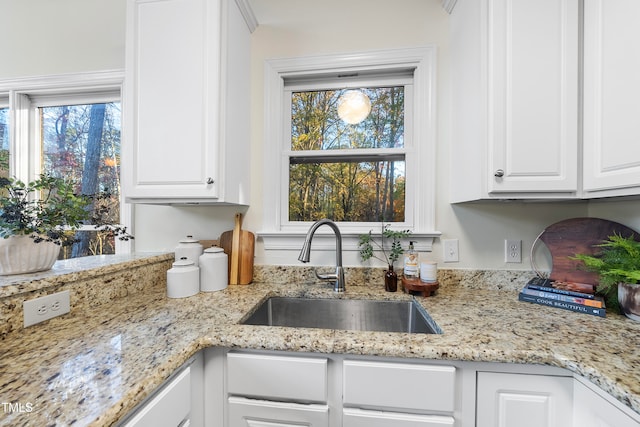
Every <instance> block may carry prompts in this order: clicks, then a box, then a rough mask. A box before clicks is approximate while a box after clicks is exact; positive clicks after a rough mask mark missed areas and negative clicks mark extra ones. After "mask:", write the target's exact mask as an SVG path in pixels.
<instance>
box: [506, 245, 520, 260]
mask: <svg viewBox="0 0 640 427" xmlns="http://www.w3.org/2000/svg"><path fill="white" fill-rule="evenodd" d="M504 262H522V240H510V239H505V241H504Z"/></svg>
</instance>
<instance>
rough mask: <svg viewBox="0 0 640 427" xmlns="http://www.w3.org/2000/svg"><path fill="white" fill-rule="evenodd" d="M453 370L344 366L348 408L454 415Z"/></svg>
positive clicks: (368, 364) (389, 365)
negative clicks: (388, 409)
mask: <svg viewBox="0 0 640 427" xmlns="http://www.w3.org/2000/svg"><path fill="white" fill-rule="evenodd" d="M455 374H456V368H455V367H453V366H438V365H417V364H409V363H379V362H367V361H354V360H346V361H345V362H344V404H345V406H362V407H371V406H374V407H379V408H396V409H400V410H402V409H410V410H424V411H442V412H453V410H454V408H455Z"/></svg>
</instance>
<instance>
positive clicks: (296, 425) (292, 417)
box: [228, 397, 329, 427]
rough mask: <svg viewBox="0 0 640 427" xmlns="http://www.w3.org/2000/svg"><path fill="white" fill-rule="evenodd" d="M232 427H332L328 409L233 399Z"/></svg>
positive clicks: (312, 405)
mask: <svg viewBox="0 0 640 427" xmlns="http://www.w3.org/2000/svg"><path fill="white" fill-rule="evenodd" d="M228 403H229V427H276V426H277V427H300V426H307V427H328V426H329V406H328V405H318V404H309V405H300V404H297V403H290V402H268V401H264V400H252V399H245V398H242V397H230V398H229V402H228Z"/></svg>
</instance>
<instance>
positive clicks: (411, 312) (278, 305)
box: [241, 297, 442, 334]
mask: <svg viewBox="0 0 640 427" xmlns="http://www.w3.org/2000/svg"><path fill="white" fill-rule="evenodd" d="M241 323H243V324H245V325H263V326H290V327H297V328H321V329H342V330H355V331H384V332H408V333H414V334H438V333H442V331H441V330H440V328H439V327H438V325H436V323H435V322H434V321H433V319H431V317H430V316H429V314H428V313H427V312H426V311H425V309H424V308H422V306H420V304H418V303H416V302H415V301H413V300H412V301H376V300H357V299H331V298H330V299H319V298H316V299H312V298H289V297H271V298H269V299H267V300H266V301H264V302H263V303H262V304H261V305H260V306H259V307H258V309H257V310H256V311H255V312H254V313H253V314H251V315H250V316H249V317H248V318H247V319H246V320H244V321H243V322H241Z"/></svg>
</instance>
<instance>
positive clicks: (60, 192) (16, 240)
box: [0, 174, 133, 275]
mask: <svg viewBox="0 0 640 427" xmlns="http://www.w3.org/2000/svg"><path fill="white" fill-rule="evenodd" d="M95 198H96V196H82V195H77V194H75V193H74V184H73V183H71V182H68V181H67V180H65V179H62V178H57V177H53V176H50V175H47V174H43V175H41V176H40V177H39V178H38V179H36V180H34V181H32V182H29V183H26V184H25V183H24V182H22V181H20V180H17V179H13V178H5V177H0V237H1V239H0V275H9V274H22V273H31V272H35V271H43V270H48V269H50V268H51V267H52V266H53V264H54V263H55V261H56V260H57V259H58V254H59V252H60V247H61V246H65V245H71V244H73V243H74V242H75V236H74V232H75V230H77V229H78V228H80V226H81V225H82V223H83V221H86V220H89V219H95V215H94V213H93V212H92V209H91V207H92V205H93V202H94V199H95ZM94 224H95V225H96V229H99V230H102V231H107V232H109V233H113V234H114V235H118V236H119V238H121V239H124V240H128V239H130V238H133V237H132V236H131V235H129V234H128V233H127V232H126V228H124V227H120V226H110V225H109V224H96V223H94Z"/></svg>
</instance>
